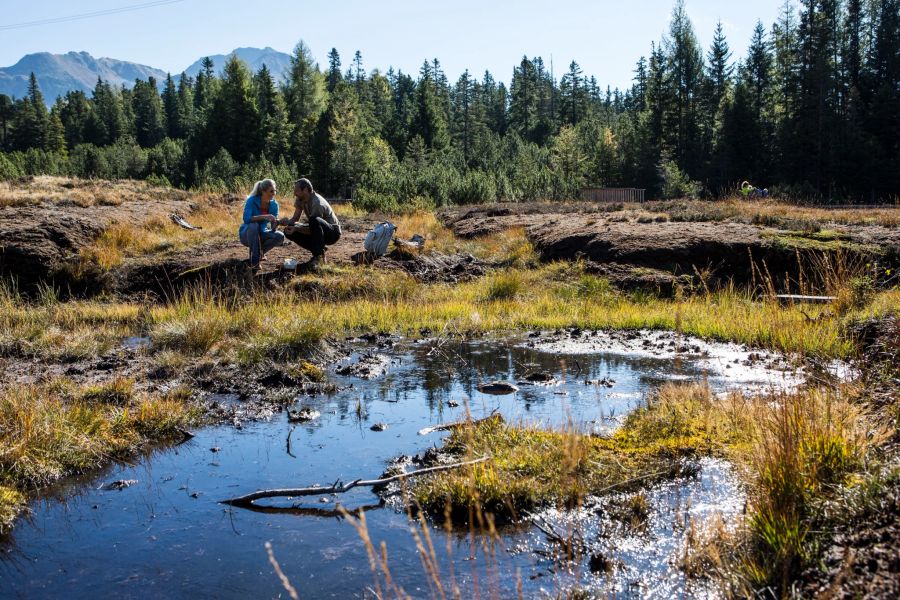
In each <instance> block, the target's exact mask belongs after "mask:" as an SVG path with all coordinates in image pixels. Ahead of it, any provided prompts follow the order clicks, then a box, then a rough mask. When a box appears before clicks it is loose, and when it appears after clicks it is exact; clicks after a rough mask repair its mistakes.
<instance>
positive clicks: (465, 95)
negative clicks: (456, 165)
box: [451, 69, 476, 163]
mask: <svg viewBox="0 0 900 600" xmlns="http://www.w3.org/2000/svg"><path fill="white" fill-rule="evenodd" d="M475 83H476V82H475V81H474V80H473V79H472V77H471V76H470V75H469V70H468V69H466V70H465V71H464V72H463V74H462V75H460V77H459V79H458V80H457V82H456V86H455V87H454V89H453V119H452V121H451V123H452V125H453V137H454V139H455V140H456V143H457V146H458V147H459V148H461V149H462V152H463V159H464V160H465V161H466V163H468V162H469V160H470V158H471V154H472V150H473V135H474V133H475V127H474V124H473V122H472V113H473V106H474V104H475Z"/></svg>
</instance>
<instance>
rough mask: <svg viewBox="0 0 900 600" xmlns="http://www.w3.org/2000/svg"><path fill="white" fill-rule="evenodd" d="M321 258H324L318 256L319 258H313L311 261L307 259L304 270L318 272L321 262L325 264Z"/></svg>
mask: <svg viewBox="0 0 900 600" xmlns="http://www.w3.org/2000/svg"><path fill="white" fill-rule="evenodd" d="M323 258H324V257H323V256H321V255H319V256H313V257H312V258H311V259H309V260H308V261H306V270H307V271H318V270H319V266H320V265H321V264H322V263H323V262H325V261H324V260H322V259H323Z"/></svg>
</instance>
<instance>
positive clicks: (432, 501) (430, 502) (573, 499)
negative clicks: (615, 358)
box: [413, 417, 674, 519]
mask: <svg viewBox="0 0 900 600" xmlns="http://www.w3.org/2000/svg"><path fill="white" fill-rule="evenodd" d="M632 441H633V438H631V437H626V436H616V437H614V438H612V439H604V438H597V437H592V436H590V435H584V434H581V433H579V432H577V431H576V430H575V429H570V430H568V431H550V430H544V429H540V428H537V427H530V426H515V425H510V424H508V423H505V422H503V420H502V419H500V418H498V417H494V418H490V419H487V420H484V421H480V422H477V423H475V424H473V425H470V426H468V427H461V428H458V429H456V430H455V431H454V432H453V433H452V434H451V435H450V437H449V438H448V439H447V441H446V443H445V445H444V449H445V450H446V451H447V452H449V453H451V454H453V455H456V456H460V457H466V458H475V457H481V456H488V455H489V456H490V457H491V459H490V460H489V461H487V462H485V463H478V464H474V465H470V466H468V467H466V468H463V469H456V470H453V471H445V472H443V473H441V474H440V475H436V476H434V477H429V478H423V479H421V480H419V481H417V482H416V484H415V486H414V488H413V495H414V498H415V500H416V501H417V502H418V504H419V505H420V506H421V507H422V508H424V509H425V510H427V511H428V512H431V513H434V514H439V515H441V514H446V513H448V512H449V513H451V514H455V515H460V516H465V515H468V514H469V511H470V510H476V511H483V512H486V513H490V514H492V515H494V516H495V517H499V518H503V519H506V518H510V517H512V518H516V517H517V516H518V515H521V514H522V513H523V512H525V511H530V510H533V509H535V508H537V507H540V506H543V505H546V504H548V503H551V502H556V503H559V504H560V505H565V506H568V507H573V506H577V505H578V504H579V503H580V502H581V501H582V500H583V499H584V497H585V496H586V495H588V494H595V493H599V492H601V491H603V490H606V489H612V488H615V487H616V486H617V485H622V486H624V485H625V484H627V483H628V482H629V481H631V480H632V479H633V478H634V476H635V474H638V473H642V474H650V473H653V472H656V471H659V474H658V475H657V476H660V475H662V474H664V473H668V472H670V471H671V470H672V468H674V466H673V465H670V464H667V461H664V460H661V459H663V458H665V457H668V456H671V454H670V450H671V449H670V448H668V447H667V448H665V450H664V451H663V452H662V453H660V452H658V450H659V449H660V447H657V446H652V447H651V446H649V445H646V444H644V443H641V442H638V443H636V444H635V443H632Z"/></svg>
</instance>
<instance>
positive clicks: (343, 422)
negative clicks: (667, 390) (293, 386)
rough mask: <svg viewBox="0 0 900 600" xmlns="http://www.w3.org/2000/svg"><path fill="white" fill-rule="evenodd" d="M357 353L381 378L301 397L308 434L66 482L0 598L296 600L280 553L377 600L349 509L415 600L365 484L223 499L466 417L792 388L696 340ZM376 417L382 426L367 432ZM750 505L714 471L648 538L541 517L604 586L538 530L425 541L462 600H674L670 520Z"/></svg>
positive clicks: (349, 473) (422, 588)
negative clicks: (375, 364)
mask: <svg viewBox="0 0 900 600" xmlns="http://www.w3.org/2000/svg"><path fill="white" fill-rule="evenodd" d="M679 340H684V338H679ZM687 341H688V342H691V343H693V342H694V341H691V340H687ZM655 343H656V342H654V344H655ZM679 343H680V342H679ZM360 352H361V353H362V352H367V353H372V352H375V353H381V354H384V355H386V356H387V357H388V358H387V359H386V362H385V364H388V368H387V372H386V374H384V375H382V376H379V377H376V378H374V379H371V380H367V379H360V378H357V377H349V376H338V375H333V376H332V378H333V380H334V382H335V383H337V384H338V385H339V386H340V387H341V388H342V389H341V391H339V392H337V393H335V394H334V395H331V396H320V397H313V398H307V397H304V398H299V399H298V400H297V405H296V406H297V407H300V406H308V407H311V408H314V409H316V410H318V411H319V412H320V413H321V415H320V416H319V418H318V419H316V420H315V421H313V422H310V423H307V424H302V425H296V426H295V425H292V424H289V423H288V422H287V417H286V415H285V414H284V413H282V414H277V415H275V416H273V417H272V419H271V420H269V421H265V422H257V423H245V424H244V427H243V428H242V429H235V428H233V427H230V426H218V427H209V428H205V429H201V430H199V431H198V432H197V436H196V437H195V438H194V439H192V440H191V441H190V442H188V443H185V444H183V445H181V446H178V447H176V448H171V449H164V450H159V451H155V452H153V453H150V454H148V455H146V456H142V457H137V458H135V459H134V462H133V463H132V464H118V465H114V466H111V467H109V468H107V469H106V470H104V471H103V472H101V473H94V474H92V475H91V476H90V477H85V478H81V479H78V480H71V481H67V482H64V483H62V484H60V485H58V486H56V487H55V488H53V489H52V490H50V492H49V493H47V494H46V495H44V496H43V497H42V498H40V499H37V500H35V501H34V502H33V503H32V506H31V510H32V515H31V517H30V518H28V519H21V520H20V521H19V523H18V524H17V526H16V528H15V529H14V530H13V532H12V535H11V536H10V538H9V539H8V540H6V541H5V542H4V543H3V544H0V596H2V597H4V598H5V597H13V598H18V597H22V598H26V597H27V598H55V597H67V598H147V597H151V598H184V597H192V598H196V597H216V598H243V597H255V598H266V597H286V594H285V592H284V589H283V588H282V586H281V584H280V582H279V580H278V577H277V576H276V575H275V573H274V570H273V567H272V566H271V564H270V563H269V559H268V556H267V554H266V551H265V547H264V546H265V543H266V542H271V544H272V547H273V550H274V553H275V556H276V557H277V559H278V561H279V563H280V565H281V568H282V569H283V570H284V572H285V574H286V576H287V577H288V578H289V579H290V581H291V582H292V584H293V585H294V586H295V587H296V589H297V591H298V593H299V595H300V597H301V598H329V597H332V598H348V597H360V598H364V597H374V595H373V591H372V590H373V589H374V588H375V583H374V580H373V576H372V573H371V571H370V569H369V564H368V560H367V557H366V553H365V549H364V546H363V544H362V542H361V541H360V538H359V536H358V535H357V534H356V532H355V530H354V529H353V527H351V526H350V524H348V523H347V522H346V521H345V520H343V519H341V518H340V516H339V514H338V513H337V512H336V511H335V507H336V505H335V502H336V501H337V500H340V502H341V503H342V504H343V505H344V506H345V507H346V508H347V509H348V510H351V511H353V510H356V509H359V508H362V509H364V510H366V519H367V522H368V529H369V533H370V536H371V538H372V540H373V541H374V543H375V544H379V543H381V542H382V541H383V542H385V543H386V545H387V551H388V555H389V565H390V568H391V574H392V576H393V578H394V580H395V581H396V583H397V585H399V586H402V587H403V589H404V590H405V591H406V593H408V594H409V595H410V596H412V597H425V598H429V597H432V591H431V588H429V586H428V582H427V579H426V577H425V576H424V575H423V567H422V563H421V560H420V557H419V555H418V554H417V550H416V545H415V543H414V541H413V537H412V535H411V533H410V523H409V521H408V519H407V517H406V515H405V514H404V513H402V512H400V511H398V510H397V509H396V508H393V507H391V506H390V505H388V506H380V505H379V502H378V499H377V497H376V496H375V495H374V494H372V492H371V491H369V490H368V489H358V490H354V491H352V492H351V493H348V494H344V495H342V496H341V497H339V498H335V497H326V498H316V497H313V498H309V499H306V500H305V503H304V504H302V505H299V506H297V507H294V509H289V510H285V509H284V508H273V509H269V510H264V509H261V510H256V511H251V510H243V509H238V508H230V507H228V506H225V505H222V504H220V503H219V501H220V500H223V499H225V498H229V497H233V496H236V495H240V494H243V493H247V492H250V491H253V490H256V489H259V488H272V487H290V486H294V487H302V486H310V485H314V484H323V485H328V484H330V483H332V482H333V481H334V480H335V479H338V478H340V479H342V480H344V481H347V480H352V479H356V478H375V477H377V476H379V475H380V474H381V473H382V471H383V470H384V469H385V467H386V466H387V464H388V463H389V461H391V459H393V458H395V457H397V456H398V455H413V454H416V453H420V452H422V451H423V450H425V449H427V448H428V447H430V446H432V445H440V442H441V439H442V438H443V437H444V436H446V435H447V434H446V432H438V433H432V434H429V435H426V436H422V435H418V433H417V432H418V431H419V430H420V429H422V428H424V427H427V426H430V425H435V424H439V423H442V422H452V421H457V420H460V419H462V418H463V417H464V415H465V410H466V406H468V407H469V409H470V410H471V412H472V414H473V416H475V417H480V416H484V415H487V414H489V413H491V411H494V410H497V411H499V412H500V413H501V414H502V415H503V416H504V417H505V418H506V419H507V421H512V422H524V423H539V424H544V425H548V426H553V425H561V424H565V423H568V422H573V423H574V424H575V425H576V426H577V427H579V428H582V429H583V430H586V431H597V432H603V431H606V430H609V429H611V428H614V427H615V426H616V425H617V424H618V423H619V422H620V420H621V418H622V416H623V415H625V414H627V412H628V411H630V410H632V409H633V408H634V407H636V406H638V405H640V404H641V403H642V402H644V400H645V397H646V395H647V394H648V392H650V391H652V390H653V389H654V388H655V387H657V386H659V385H660V384H661V383H663V382H665V381H667V380H672V379H677V380H688V381H690V380H704V379H705V380H707V381H709V383H710V385H711V386H712V387H713V388H715V389H716V390H718V391H723V390H726V389H729V388H741V387H753V386H756V387H766V386H778V385H782V384H785V385H791V384H792V382H791V381H790V378H789V377H788V376H786V375H784V374H782V372H780V371H777V370H772V369H770V368H768V367H765V366H755V367H754V366H752V365H753V364H759V363H761V361H759V360H753V359H752V358H751V359H747V357H748V356H749V353H747V352H744V351H743V350H741V349H739V348H737V347H736V346H731V345H715V344H712V345H711V344H704V345H703V347H702V348H701V349H700V351H699V353H697V352H694V353H690V352H689V353H688V354H686V355H681V354H679V353H674V354H673V353H670V352H663V351H657V350H654V349H653V348H650V349H649V350H647V347H646V345H644V346H641V348H629V347H625V346H623V344H622V343H620V342H615V343H614V340H611V339H610V340H608V343H606V342H605V341H604V334H595V335H594V337H592V338H590V343H581V344H580V345H579V344H572V343H568V342H567V345H565V346H560V345H558V344H557V345H554V344H552V343H549V342H547V341H546V340H541V339H535V338H514V339H503V340H496V339H494V340H487V341H484V340H482V341H472V342H464V343H444V344H439V343H435V342H433V341H432V342H411V341H410V342H401V343H398V344H396V345H395V346H394V347H392V348H389V349H383V350H375V349H371V348H367V347H365V345H364V344H361V345H360ZM357 358H358V355H357V356H354V357H352V358H351V359H349V360H350V361H351V362H352V361H353V360H356V359H357ZM762 362H764V361H762ZM744 363H746V364H744ZM535 372H543V373H549V374H552V375H553V377H554V379H555V380H556V382H555V383H554V384H553V385H532V384H527V383H522V384H519V388H520V389H519V391H518V392H517V393H515V394H513V395H508V396H492V395H485V394H482V393H480V392H479V391H478V390H477V385H478V384H479V383H482V382H485V381H493V380H507V381H513V382H516V381H520V380H523V379H524V378H525V377H526V376H527V375H528V374H531V373H535ZM597 380H607V381H609V382H611V387H608V386H606V385H598V384H597V383H596V381H597ZM229 400H233V399H228V398H223V401H229ZM233 401H239V400H233ZM358 404H360V405H361V407H362V411H361V413H362V414H361V416H360V412H359V411H358V410H357V406H358ZM456 404H458V406H453V405H456ZM374 423H385V424H387V426H388V428H387V429H386V430H385V431H372V430H371V429H370V427H371V426H372V425H373V424H374ZM292 429H293V431H292ZM289 433H290V438H291V452H290V454H289V453H288V452H287V438H288V435H289ZM212 449H216V450H215V451H213V450H212ZM114 480H136V481H137V483H134V484H133V485H131V486H130V487H128V488H126V489H123V490H120V491H105V490H102V489H100V487H101V486H102V485H103V484H104V483H106V482H110V481H114ZM741 494H742V492H741V490H740V487H739V486H738V485H737V483H736V482H735V480H734V476H733V474H732V473H731V471H730V469H729V467H728V465H725V464H722V463H717V462H715V461H706V462H705V463H703V464H701V471H700V474H699V475H698V476H697V477H694V478H690V479H686V480H684V481H676V482H669V483H666V484H665V485H662V486H656V487H654V488H652V489H649V490H648V491H647V496H648V498H649V499H650V500H651V505H652V515H651V526H650V527H649V528H648V530H647V531H645V532H643V533H641V534H640V535H632V534H629V535H627V536H612V537H610V536H604V535H602V534H601V533H600V532H598V530H597V528H601V527H602V523H601V522H599V521H596V520H595V521H591V519H590V518H587V519H585V517H584V516H583V515H582V516H579V515H578V514H574V513H573V514H567V515H563V514H549V513H548V514H546V515H544V518H546V519H548V520H553V519H556V520H560V519H562V520H565V519H582V520H583V521H584V522H585V523H584V528H585V532H586V533H585V535H586V536H588V537H591V538H592V540H594V539H595V540H596V543H597V544H600V545H601V546H602V551H603V552H604V553H605V555H607V556H609V557H612V558H613V559H614V562H615V564H616V565H617V567H616V568H615V569H614V570H613V571H612V573H611V574H610V575H597V576H595V575H592V574H591V573H590V571H589V569H587V568H584V565H583V564H582V565H578V564H574V565H573V564H568V565H565V564H563V565H561V564H560V562H559V561H558V560H557V559H556V558H554V557H553V556H551V555H552V553H551V552H547V551H546V550H547V548H546V546H547V544H548V542H547V540H546V538H545V537H544V536H543V534H542V533H540V532H539V531H537V530H536V529H534V528H531V527H525V526H520V527H518V528H509V529H507V530H505V531H504V532H503V536H502V539H501V541H500V543H499V545H497V546H496V547H489V545H487V543H486V542H485V540H483V539H481V538H478V537H477V536H470V535H466V534H456V533H451V534H447V533H445V532H444V531H443V530H442V529H441V528H440V527H439V526H436V525H434V526H432V527H433V528H432V530H431V534H432V536H433V541H434V546H435V553H436V555H437V559H438V564H439V565H440V566H441V569H442V570H441V575H440V577H441V579H442V580H443V581H444V582H446V583H445V585H447V586H448V588H449V585H450V582H451V581H452V582H454V583H455V584H456V585H458V586H459V587H460V588H461V589H462V590H463V593H462V595H463V597H476V596H480V597H509V596H511V595H515V593H516V589H517V587H521V589H522V590H523V594H524V595H525V596H526V597H542V596H545V595H546V596H550V597H554V596H556V594H557V593H559V592H560V590H563V589H570V588H572V587H583V588H586V589H590V590H592V591H594V592H595V593H597V594H600V595H604V594H607V593H614V594H617V595H625V596H634V597H653V596H656V597H665V596H669V595H672V594H679V593H686V592H688V591H689V588H686V587H685V586H686V585H687V584H686V583H685V582H684V581H683V577H681V576H680V574H679V572H678V570H677V568H676V567H674V566H673V564H674V562H673V561H674V559H673V557H675V556H676V555H677V554H678V553H679V552H680V551H681V546H682V545H683V544H682V540H683V535H684V528H683V527H681V528H679V527H676V526H674V525H673V523H677V522H679V521H678V519H682V521H680V522H683V519H684V518H705V517H707V516H709V515H712V514H715V513H719V514H721V515H722V516H723V518H724V519H725V520H726V521H727V520H729V519H731V520H732V521H733V519H734V517H735V515H736V514H737V513H738V512H739V511H740V505H741V502H742V500H741V498H742V496H741ZM280 506H281V507H290V506H291V504H290V501H283V502H282V504H281V505H280ZM678 511H681V512H680V513H679V512H678ZM676 513H678V514H676ZM592 532H593V533H592ZM600 540H602V541H600ZM591 543H595V542H594V541H592V542H591ZM486 547H487V550H486V549H485V548H486Z"/></svg>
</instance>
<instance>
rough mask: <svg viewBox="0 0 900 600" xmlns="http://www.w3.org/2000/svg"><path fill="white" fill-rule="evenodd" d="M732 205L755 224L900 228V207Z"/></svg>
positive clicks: (730, 203) (765, 202) (737, 202)
mask: <svg viewBox="0 0 900 600" xmlns="http://www.w3.org/2000/svg"><path fill="white" fill-rule="evenodd" d="M726 202H727V204H728V206H730V207H733V208H734V210H735V211H736V212H737V213H738V214H740V215H742V216H744V217H747V218H749V219H751V220H753V221H756V222H759V221H763V222H765V221H766V220H773V219H784V220H787V221H791V220H793V221H809V222H814V223H819V224H827V223H838V224H841V225H883V226H885V227H897V226H900V208H838V209H829V208H823V207H816V206H798V205H795V204H787V203H784V202H779V201H777V200H760V201H757V200H752V201H746V200H738V199H730V200H728V201H726Z"/></svg>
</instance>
